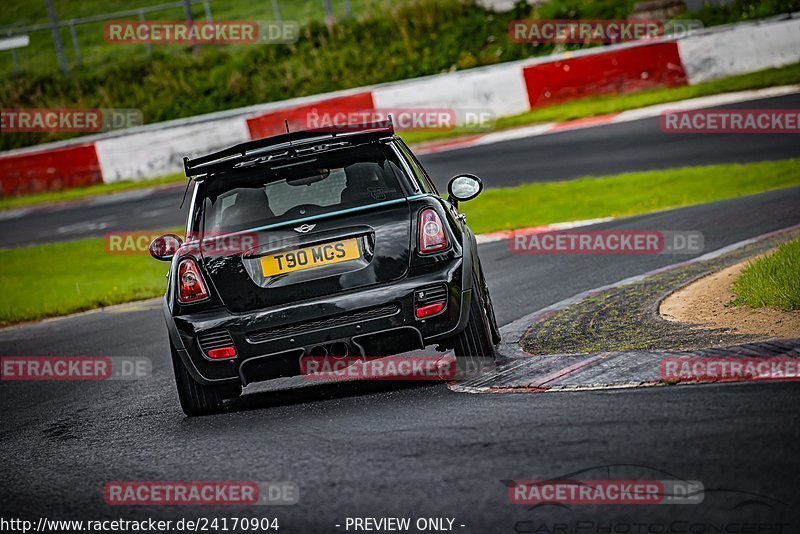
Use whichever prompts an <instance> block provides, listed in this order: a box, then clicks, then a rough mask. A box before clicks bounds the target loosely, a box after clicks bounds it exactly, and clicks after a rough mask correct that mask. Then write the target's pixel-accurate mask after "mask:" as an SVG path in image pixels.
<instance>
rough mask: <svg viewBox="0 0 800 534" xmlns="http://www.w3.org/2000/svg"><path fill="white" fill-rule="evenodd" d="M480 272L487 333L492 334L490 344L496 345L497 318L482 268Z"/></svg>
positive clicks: (498, 333) (498, 334) (497, 341)
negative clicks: (487, 322) (487, 327)
mask: <svg viewBox="0 0 800 534" xmlns="http://www.w3.org/2000/svg"><path fill="white" fill-rule="evenodd" d="M480 271H481V281H482V282H483V295H484V299H483V304H484V305H483V307H484V309H485V310H486V317H487V318H488V319H489V331H490V332H491V334H492V343H493V344H494V345H497V344H498V343H500V328H498V326H497V317H496V316H495V314H494V305H493V304H492V296H491V295H490V294H489V286H487V285H486V277H485V276H483V267H481V269H480Z"/></svg>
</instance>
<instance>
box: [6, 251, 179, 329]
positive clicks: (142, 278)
mask: <svg viewBox="0 0 800 534" xmlns="http://www.w3.org/2000/svg"><path fill="white" fill-rule="evenodd" d="M167 269H168V265H167V264H166V263H163V262H159V261H156V260H154V259H153V258H151V257H150V256H149V255H148V254H144V255H112V254H107V253H106V251H105V246H104V240H103V238H91V239H81V240H78V241H71V242H67V243H56V244H50V245H41V246H33V247H25V248H18V249H5V250H0V279H2V280H3V298H2V300H0V324H8V323H15V322H20V321H30V320H35V319H42V318H44V317H50V316H55V315H65V314H69V313H74V312H79V311H83V310H89V309H92V308H97V307H100V306H109V305H111V304H119V303H121V302H129V301H132V300H139V299H145V298H149V297H155V296H157V295H161V294H163V293H164V288H165V286H166V281H165V278H164V275H165V273H166V272H167Z"/></svg>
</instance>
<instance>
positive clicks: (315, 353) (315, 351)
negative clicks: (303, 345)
mask: <svg viewBox="0 0 800 534" xmlns="http://www.w3.org/2000/svg"><path fill="white" fill-rule="evenodd" d="M308 355H309V356H311V357H313V358H324V357H325V356H327V355H328V349H326V348H325V347H323V346H322V345H317V346H316V347H311V349H310V350H309V351H308Z"/></svg>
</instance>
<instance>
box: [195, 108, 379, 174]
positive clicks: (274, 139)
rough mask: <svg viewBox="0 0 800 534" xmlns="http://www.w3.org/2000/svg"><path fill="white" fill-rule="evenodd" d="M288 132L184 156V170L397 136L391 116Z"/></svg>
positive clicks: (197, 170)
mask: <svg viewBox="0 0 800 534" xmlns="http://www.w3.org/2000/svg"><path fill="white" fill-rule="evenodd" d="M286 129H287V132H286V133H285V134H279V135H273V136H271V137H265V138H263V139H256V140H255V141H246V142H244V143H239V144H238V145H234V146H232V147H230V148H226V149H224V150H220V151H218V152H213V153H211V154H208V155H206V156H200V157H197V158H194V159H189V158H188V157H184V158H183V170H184V172H185V173H186V176H187V177H188V178H192V177H195V176H200V175H205V174H213V173H215V172H219V171H222V170H227V169H231V168H233V167H234V166H235V165H237V164H239V163H243V162H245V161H248V160H249V159H251V158H254V157H261V156H262V155H263V154H264V153H268V152H270V149H271V148H274V149H278V147H280V148H281V149H291V148H297V147H298V146H306V147H307V146H309V145H313V144H317V143H324V142H325V141H329V140H331V139H336V140H337V141H338V140H342V141H347V142H352V143H359V142H367V141H374V140H378V139H381V138H384V137H387V136H393V135H394V125H393V124H392V117H391V116H389V118H388V120H385V121H381V122H372V123H367V124H357V125H344V126H336V125H332V126H328V127H323V128H315V129H312V130H299V131H296V132H289V131H288V129H289V128H288V122H287V128H286Z"/></svg>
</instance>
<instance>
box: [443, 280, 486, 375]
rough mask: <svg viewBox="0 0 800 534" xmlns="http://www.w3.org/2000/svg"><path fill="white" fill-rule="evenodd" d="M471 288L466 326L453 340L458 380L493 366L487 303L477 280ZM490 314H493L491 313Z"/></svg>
mask: <svg viewBox="0 0 800 534" xmlns="http://www.w3.org/2000/svg"><path fill="white" fill-rule="evenodd" d="M472 288H473V289H472V298H471V299H470V306H469V320H468V321H467V326H466V328H464V330H463V331H462V332H461V333H460V334H459V335H457V336H456V337H455V339H454V348H453V352H454V353H455V356H456V366H457V369H458V375H459V378H466V377H468V376H474V374H475V373H479V372H480V371H481V370H485V369H489V368H490V366H492V365H494V357H495V349H494V340H493V339H492V337H493V336H492V327H491V324H490V322H489V317H488V313H487V302H486V301H485V300H484V297H483V292H482V291H481V290H480V288H481V285H480V282H479V281H478V280H473V284H472ZM489 306H491V302H490V303H489ZM491 313H492V314H493V311H492V312H491Z"/></svg>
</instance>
